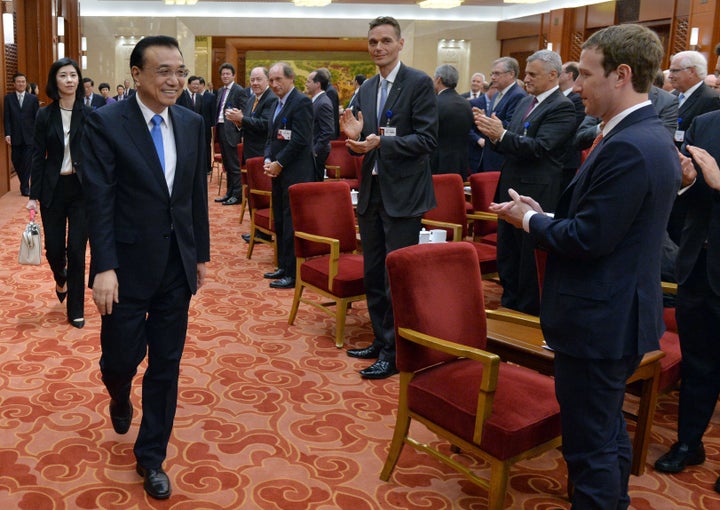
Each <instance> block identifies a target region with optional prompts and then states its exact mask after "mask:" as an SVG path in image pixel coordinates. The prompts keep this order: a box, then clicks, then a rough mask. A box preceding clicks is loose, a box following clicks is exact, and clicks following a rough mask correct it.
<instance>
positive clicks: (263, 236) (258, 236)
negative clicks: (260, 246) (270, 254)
mask: <svg viewBox="0 0 720 510" xmlns="http://www.w3.org/2000/svg"><path fill="white" fill-rule="evenodd" d="M241 237H242V238H243V241H245V242H246V243H250V234H243V235H242V236H241ZM271 240H272V237H270V236H269V235H267V234H266V233H265V232H257V233H256V234H255V241H271Z"/></svg>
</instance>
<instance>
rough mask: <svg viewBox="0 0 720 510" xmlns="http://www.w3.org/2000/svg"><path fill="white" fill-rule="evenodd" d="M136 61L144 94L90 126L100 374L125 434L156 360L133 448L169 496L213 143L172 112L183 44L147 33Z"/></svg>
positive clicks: (202, 257)
mask: <svg viewBox="0 0 720 510" xmlns="http://www.w3.org/2000/svg"><path fill="white" fill-rule="evenodd" d="M130 66H131V72H132V76H133V78H134V79H135V83H136V86H137V92H136V94H134V95H133V96H130V98H129V99H127V100H124V101H119V102H117V103H115V104H113V105H110V106H108V107H106V108H101V109H99V110H97V111H95V112H94V113H93V114H92V115H91V116H90V117H89V119H88V121H87V124H86V128H85V136H86V139H87V142H88V143H86V144H84V150H85V159H84V167H83V171H82V178H83V179H82V182H83V187H84V188H85V193H86V200H87V208H88V210H89V211H92V214H90V215H89V221H88V223H89V233H90V249H91V261H90V281H89V286H90V287H91V288H92V290H93V301H94V302H95V305H96V306H97V308H98V311H99V312H100V314H101V316H102V327H101V330H100V342H101V346H102V357H101V358H100V370H101V373H102V380H103V382H104V383H105V386H106V387H107V390H108V393H109V394H110V399H111V400H110V418H111V421H112V425H113V428H114V429H115V431H116V432H117V433H118V434H124V433H126V432H127V431H128V429H129V428H130V425H131V421H132V416H133V405H132V402H131V398H130V395H131V388H132V379H133V377H134V376H135V374H136V373H137V367H138V365H139V364H140V363H141V362H142V361H143V359H144V358H145V356H146V354H147V358H148V366H147V370H146V371H145V375H144V377H143V379H142V421H141V423H140V431H139V432H138V436H137V440H136V441H135V447H134V453H135V458H136V459H137V472H138V474H139V475H140V476H142V477H143V478H144V488H145V491H146V492H147V493H148V494H149V495H150V496H151V497H153V498H156V499H166V498H168V497H170V493H171V486H170V480H169V479H168V476H167V475H166V474H165V471H163V467H162V464H163V461H164V460H165V457H166V454H167V445H168V441H169V439H170V435H171V432H172V425H173V419H174V417H175V408H176V405H177V393H178V375H179V371H180V358H181V356H182V352H183V346H184V344H185V337H186V334H187V324H188V308H189V306H190V296H191V294H194V293H195V292H197V290H198V289H199V288H200V287H201V286H202V285H203V282H204V280H205V272H206V269H205V263H206V262H208V261H209V260H210V233H209V225H208V209H207V178H206V173H205V158H206V154H205V152H206V147H205V142H204V140H205V138H204V136H203V131H204V127H203V121H202V118H201V117H200V116H199V115H197V114H195V113H193V112H191V111H189V110H188V109H186V108H182V107H180V106H177V105H175V101H176V99H177V97H178V95H179V94H180V91H181V90H182V88H183V86H184V84H185V78H186V77H187V74H188V71H187V68H186V67H185V64H184V62H183V57H182V54H181V53H180V49H179V46H178V42H177V41H176V40H175V39H173V38H172V37H167V36H150V37H145V38H143V39H142V40H141V41H140V42H139V43H138V44H137V45H136V46H135V48H134V49H133V51H132V53H131V55H130ZM119 132H121V134H122V136H118V133H119Z"/></svg>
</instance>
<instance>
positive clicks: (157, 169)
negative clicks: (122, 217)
mask: <svg viewBox="0 0 720 510" xmlns="http://www.w3.org/2000/svg"><path fill="white" fill-rule="evenodd" d="M126 101H127V103H126V108H125V111H124V112H123V117H124V118H125V122H124V123H123V126H125V131H126V132H127V136H128V138H129V139H130V140H131V141H132V143H133V144H134V145H135V147H137V149H138V153H139V154H143V155H146V157H145V161H147V163H148V169H149V170H150V173H151V174H152V178H153V179H154V180H155V181H156V183H157V184H158V185H159V186H160V187H161V188H162V189H163V190H165V194H166V195H167V196H168V197H169V196H170V194H169V192H168V188H167V182H166V181H165V173H164V172H163V169H162V165H161V164H160V159H159V158H158V156H157V152H155V144H153V141H152V137H151V136H150V129H148V126H147V124H146V123H145V118H144V117H143V114H142V112H141V111H140V105H138V103H137V99H136V98H135V96H134V95H133V96H131V97H130V98H128V99H127V100H126ZM173 131H174V130H173ZM178 157H179V156H178ZM176 178H177V177H176Z"/></svg>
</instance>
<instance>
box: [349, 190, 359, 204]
mask: <svg viewBox="0 0 720 510" xmlns="http://www.w3.org/2000/svg"><path fill="white" fill-rule="evenodd" d="M350 201H351V202H352V205H357V203H358V192H357V190H354V189H353V190H350Z"/></svg>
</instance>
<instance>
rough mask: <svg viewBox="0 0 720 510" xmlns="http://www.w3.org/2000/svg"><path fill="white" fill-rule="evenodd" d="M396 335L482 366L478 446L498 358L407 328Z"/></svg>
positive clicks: (498, 368)
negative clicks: (473, 361) (476, 362)
mask: <svg viewBox="0 0 720 510" xmlns="http://www.w3.org/2000/svg"><path fill="white" fill-rule="evenodd" d="M398 334H399V335H400V336H401V337H402V338H405V339H406V340H409V341H410V342H413V343H416V344H418V345H422V346H424V347H427V348H429V349H435V350H438V351H440V352H444V353H446V354H450V355H451V356H458V357H461V358H467V359H472V360H475V361H478V362H480V363H482V364H483V375H482V381H480V391H479V393H478V403H477V418H476V420H475V432H474V434H473V441H474V442H475V443H476V444H480V441H481V440H482V431H483V425H484V423H485V420H487V419H488V417H489V416H490V413H492V405H493V398H494V397H495V389H496V388H497V381H498V374H499V373H500V357H499V356H498V355H497V354H493V353H491V352H487V351H483V350H482V349H476V348H474V347H470V346H467V345H461V344H456V343H455V342H450V341H448V340H443V339H441V338H437V337H434V336H431V335H426V334H424V333H420V332H419V331H415V330H413V329H409V328H399V329H398Z"/></svg>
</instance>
